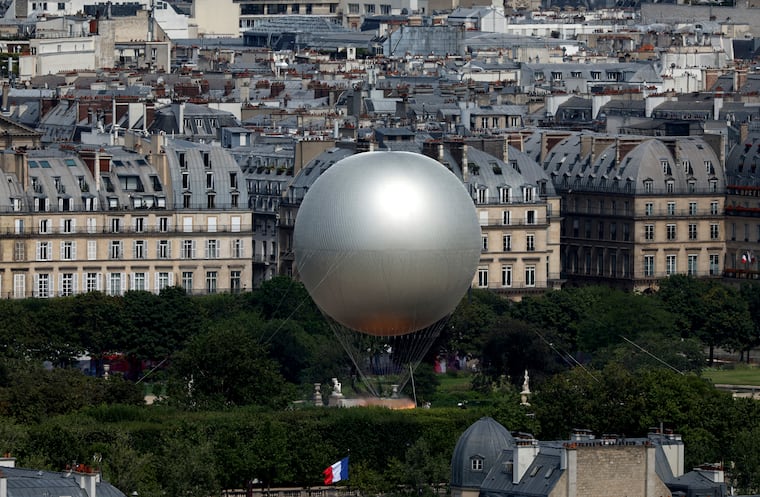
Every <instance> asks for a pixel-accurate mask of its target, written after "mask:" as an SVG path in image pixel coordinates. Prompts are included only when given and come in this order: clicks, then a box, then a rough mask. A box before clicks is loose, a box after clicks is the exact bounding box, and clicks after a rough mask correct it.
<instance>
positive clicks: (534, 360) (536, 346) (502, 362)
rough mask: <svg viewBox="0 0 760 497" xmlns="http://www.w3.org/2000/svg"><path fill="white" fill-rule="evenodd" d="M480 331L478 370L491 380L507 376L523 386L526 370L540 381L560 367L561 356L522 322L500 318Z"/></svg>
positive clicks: (539, 334)
mask: <svg viewBox="0 0 760 497" xmlns="http://www.w3.org/2000/svg"><path fill="white" fill-rule="evenodd" d="M483 334H484V336H485V337H486V339H485V341H484V344H483V349H482V350H480V351H478V356H479V357H480V370H481V373H482V374H483V375H484V376H485V377H487V378H488V379H489V381H491V382H493V381H497V380H498V379H499V378H500V377H501V376H507V377H508V378H509V381H510V382H511V383H512V384H513V385H522V382H523V377H524V373H525V371H530V375H531V376H532V377H533V378H534V379H536V380H538V381H540V380H541V379H542V378H543V377H545V376H548V375H551V374H553V373H555V372H557V371H558V370H559V369H560V365H559V364H558V362H557V361H558V360H561V357H558V356H557V354H556V353H555V351H554V350H552V348H551V346H550V344H549V343H548V342H547V341H546V339H545V338H544V337H543V335H542V334H541V333H540V332H539V331H538V330H536V329H535V328H533V327H532V326H530V325H528V324H526V323H524V322H522V321H518V320H516V319H513V318H510V317H506V316H503V317H499V318H497V319H496V320H495V322H494V323H493V324H492V325H491V326H490V327H489V328H488V329H486V330H484V333H483Z"/></svg>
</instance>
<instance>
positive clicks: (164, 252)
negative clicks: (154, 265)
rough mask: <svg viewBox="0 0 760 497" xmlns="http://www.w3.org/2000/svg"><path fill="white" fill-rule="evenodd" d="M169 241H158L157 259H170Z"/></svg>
mask: <svg viewBox="0 0 760 497" xmlns="http://www.w3.org/2000/svg"><path fill="white" fill-rule="evenodd" d="M171 252H172V251H171V241H169V240H159V241H158V245H157V247H156V256H157V257H158V258H159V259H170V258H171Z"/></svg>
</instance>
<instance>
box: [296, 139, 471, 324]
mask: <svg viewBox="0 0 760 497" xmlns="http://www.w3.org/2000/svg"><path fill="white" fill-rule="evenodd" d="M293 242H294V251H295V258H296V267H297V270H298V273H299V277H300V279H301V281H302V282H303V284H304V285H305V286H306V289H307V290H308V292H309V294H310V295H311V296H312V298H313V299H314V301H315V302H316V304H317V305H318V306H319V307H320V308H321V309H322V311H323V312H324V313H326V314H327V315H329V316H330V317H332V318H333V319H335V320H336V321H338V322H339V323H340V324H342V325H344V326H346V327H348V328H351V329H354V330H357V331H361V332H364V333H368V334H371V335H389V336H390V335H403V334H406V333H411V332H414V331H417V330H419V329H422V328H424V327H426V326H429V325H431V324H433V323H435V322H436V321H438V320H440V319H441V318H443V317H445V316H447V315H448V314H449V313H451V312H452V311H453V310H454V308H455V307H456V306H457V304H458V303H459V301H460V300H461V298H462V296H463V295H464V293H465V292H466V291H467V288H468V287H469V286H470V284H471V282H472V277H473V274H474V273H475V269H476V268H477V264H478V260H479V257H480V244H481V240H480V227H479V224H478V219H477V214H476V211H475V206H474V205H473V202H472V199H471V198H470V196H469V195H468V193H467V191H466V189H465V187H464V185H463V184H462V182H461V181H460V180H459V179H458V178H457V177H456V176H455V175H454V174H453V173H452V172H451V171H449V170H448V169H447V168H446V167H444V166H443V165H441V164H440V163H438V162H436V161H435V160H433V159H431V158H429V157H426V156H424V155H420V154H415V153H411V152H367V153H361V154H357V155H353V156H350V157H346V158H345V159H343V160H340V161H338V162H336V163H335V164H334V165H333V166H332V167H330V168H329V169H328V170H327V171H325V172H324V173H323V174H322V176H321V177H320V178H319V179H317V180H316V181H315V182H314V184H313V186H312V187H311V188H310V189H309V191H308V193H307V194H306V195H305V197H304V200H303V203H302V204H301V206H300V208H299V210H298V216H297V218H296V223H295V233H294V241H293Z"/></svg>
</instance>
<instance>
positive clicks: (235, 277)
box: [230, 271, 240, 293]
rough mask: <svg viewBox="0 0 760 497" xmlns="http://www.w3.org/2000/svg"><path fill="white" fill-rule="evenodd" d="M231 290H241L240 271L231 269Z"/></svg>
mask: <svg viewBox="0 0 760 497" xmlns="http://www.w3.org/2000/svg"><path fill="white" fill-rule="evenodd" d="M230 292H232V293H239V292H240V271H230Z"/></svg>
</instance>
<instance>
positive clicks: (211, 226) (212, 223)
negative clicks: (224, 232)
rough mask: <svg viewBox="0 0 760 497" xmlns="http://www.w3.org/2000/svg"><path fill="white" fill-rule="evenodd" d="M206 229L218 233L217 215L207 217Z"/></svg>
mask: <svg viewBox="0 0 760 497" xmlns="http://www.w3.org/2000/svg"><path fill="white" fill-rule="evenodd" d="M206 231H207V232H208V233H216V217H213V216H211V217H209V218H208V219H206Z"/></svg>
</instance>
